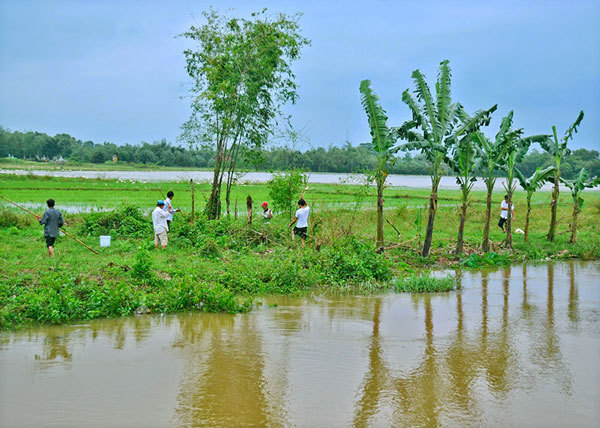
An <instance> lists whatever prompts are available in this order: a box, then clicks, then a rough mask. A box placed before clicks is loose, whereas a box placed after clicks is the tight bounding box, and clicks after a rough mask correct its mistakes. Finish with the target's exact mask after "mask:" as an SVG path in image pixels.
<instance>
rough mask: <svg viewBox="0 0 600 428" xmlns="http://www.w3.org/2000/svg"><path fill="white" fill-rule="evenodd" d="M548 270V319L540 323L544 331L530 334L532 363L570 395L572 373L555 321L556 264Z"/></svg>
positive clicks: (530, 332) (534, 331)
mask: <svg viewBox="0 0 600 428" xmlns="http://www.w3.org/2000/svg"><path fill="white" fill-rule="evenodd" d="M547 269H548V271H547V272H548V291H547V295H546V318H545V319H543V320H539V321H538V326H539V327H541V330H542V331H536V330H533V331H529V332H528V333H529V335H530V337H531V340H532V341H533V343H534V345H533V352H532V355H531V357H532V359H531V361H532V363H533V364H535V365H537V366H539V367H540V369H541V371H542V373H544V374H545V375H547V376H552V377H554V378H555V382H556V384H557V385H558V386H559V387H560V389H561V390H562V391H563V392H564V393H566V394H570V393H571V389H572V385H571V372H570V370H569V367H568V365H567V364H566V363H565V362H564V359H563V356H562V352H561V349H560V338H559V337H558V334H557V332H556V326H555V320H554V318H555V314H554V264H553V263H548V265H547ZM567 312H568V311H567Z"/></svg>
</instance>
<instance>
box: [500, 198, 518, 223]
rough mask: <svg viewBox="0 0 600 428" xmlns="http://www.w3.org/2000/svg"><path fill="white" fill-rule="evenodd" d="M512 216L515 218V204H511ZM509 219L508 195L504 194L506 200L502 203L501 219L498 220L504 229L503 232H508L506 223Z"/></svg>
mask: <svg viewBox="0 0 600 428" xmlns="http://www.w3.org/2000/svg"><path fill="white" fill-rule="evenodd" d="M510 211H511V218H512V219H513V220H514V219H515V204H514V203H511V204H510ZM507 221H508V195H504V200H503V201H502V203H501V204H500V220H498V226H499V227H500V229H502V232H506V230H505V229H504V224H505V223H506V222H507Z"/></svg>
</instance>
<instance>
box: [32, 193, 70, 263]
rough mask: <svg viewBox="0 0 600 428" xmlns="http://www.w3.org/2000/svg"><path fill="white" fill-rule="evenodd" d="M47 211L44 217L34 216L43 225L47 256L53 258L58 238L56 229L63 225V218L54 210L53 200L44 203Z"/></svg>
mask: <svg viewBox="0 0 600 428" xmlns="http://www.w3.org/2000/svg"><path fill="white" fill-rule="evenodd" d="M46 205H48V209H47V210H46V212H45V213H44V216H43V217H41V218H40V216H36V217H37V219H38V221H39V222H40V224H43V225H44V238H45V239H46V246H47V247H48V256H49V257H54V243H55V242H56V238H57V237H58V228H60V227H62V225H63V224H65V222H64V220H63V216H62V214H61V212H60V211H58V210H55V209H54V199H48V200H47V201H46Z"/></svg>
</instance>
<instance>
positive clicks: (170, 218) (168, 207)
mask: <svg viewBox="0 0 600 428" xmlns="http://www.w3.org/2000/svg"><path fill="white" fill-rule="evenodd" d="M173 196H175V193H173V191H172V190H169V191H168V192H167V199H165V208H164V210H165V211H166V212H167V213H169V216H168V217H167V232H170V231H171V222H172V221H173V213H178V212H179V211H181V210H180V209H179V208H177V209H176V210H174V209H173V205H172V204H171V201H172V200H173Z"/></svg>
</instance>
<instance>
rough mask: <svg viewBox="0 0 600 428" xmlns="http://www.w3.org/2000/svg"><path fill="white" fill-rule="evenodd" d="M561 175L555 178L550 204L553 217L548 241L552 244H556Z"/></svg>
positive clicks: (551, 217)
mask: <svg viewBox="0 0 600 428" xmlns="http://www.w3.org/2000/svg"><path fill="white" fill-rule="evenodd" d="M559 179H560V175H559V174H557V175H555V176H554V189H553V190H552V202H551V203H550V207H551V216H550V230H549V231H548V240H549V241H550V242H554V229H556V209H557V208H558V195H559V193H560V190H559V188H558V187H559V185H558V182H559Z"/></svg>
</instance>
